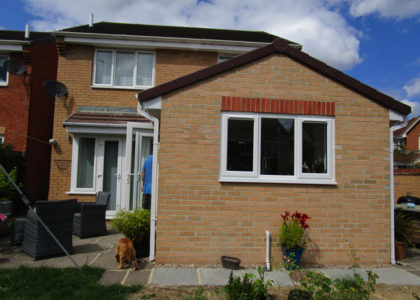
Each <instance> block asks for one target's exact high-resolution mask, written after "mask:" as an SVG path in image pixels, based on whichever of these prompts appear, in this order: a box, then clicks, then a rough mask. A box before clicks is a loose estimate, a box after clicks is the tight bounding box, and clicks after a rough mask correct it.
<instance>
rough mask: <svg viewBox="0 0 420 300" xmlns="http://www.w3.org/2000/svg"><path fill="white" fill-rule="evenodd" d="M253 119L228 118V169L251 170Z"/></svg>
mask: <svg viewBox="0 0 420 300" xmlns="http://www.w3.org/2000/svg"><path fill="white" fill-rule="evenodd" d="M253 150H254V120H238V119H229V120H228V145H227V166H226V169H227V170H228V171H251V172H252V170H253V155H254V151H253Z"/></svg>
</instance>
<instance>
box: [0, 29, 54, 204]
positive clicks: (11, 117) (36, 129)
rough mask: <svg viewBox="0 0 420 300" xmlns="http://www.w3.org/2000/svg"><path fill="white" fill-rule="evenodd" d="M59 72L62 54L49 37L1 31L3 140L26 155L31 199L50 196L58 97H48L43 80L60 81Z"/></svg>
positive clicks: (0, 131) (0, 125)
mask: <svg viewBox="0 0 420 300" xmlns="http://www.w3.org/2000/svg"><path fill="white" fill-rule="evenodd" d="M6 61H12V62H13V64H14V66H15V67H17V68H14V69H16V71H17V72H14V73H17V74H13V73H12V74H11V73H9V72H8V71H7V69H6V67H5V66H4V63H5V62H6ZM19 68H21V69H20V70H19ZM56 71H57V51H56V46H55V41H54V38H53V37H52V36H51V35H50V34H49V33H44V32H29V29H28V30H27V31H10V30H0V142H1V143H6V144H11V145H13V147H14V149H15V150H17V151H21V152H23V153H24V156H25V161H26V166H27V167H26V174H25V190H26V194H27V197H28V198H29V200H31V201H36V200H40V199H47V197H48V184H49V173H50V153H51V145H50V144H49V143H48V141H49V139H50V138H51V135H52V126H53V125H52V124H53V113H54V98H53V97H51V96H48V95H47V94H46V93H45V91H44V89H43V82H44V81H46V80H55V78H56Z"/></svg>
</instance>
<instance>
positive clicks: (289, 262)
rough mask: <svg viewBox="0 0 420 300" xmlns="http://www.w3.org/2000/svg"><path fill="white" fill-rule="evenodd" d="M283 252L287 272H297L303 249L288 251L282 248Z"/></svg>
mask: <svg viewBox="0 0 420 300" xmlns="http://www.w3.org/2000/svg"><path fill="white" fill-rule="evenodd" d="M281 250H282V251H283V261H284V266H285V268H286V270H288V271H293V270H296V269H297V268H298V267H299V265H300V258H301V257H302V253H303V250H304V249H303V248H301V247H299V248H296V249H286V248H284V247H281Z"/></svg>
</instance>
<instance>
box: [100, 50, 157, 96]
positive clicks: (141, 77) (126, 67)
mask: <svg viewBox="0 0 420 300" xmlns="http://www.w3.org/2000/svg"><path fill="white" fill-rule="evenodd" d="M154 73H155V55H154V53H153V52H143V51H116V50H97V51H96V53H95V63H94V76H93V77H94V78H93V85H94V86H100V87H117V88H139V89H143V88H149V87H152V86H153V85H154Z"/></svg>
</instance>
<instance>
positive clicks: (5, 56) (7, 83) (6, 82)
mask: <svg viewBox="0 0 420 300" xmlns="http://www.w3.org/2000/svg"><path fill="white" fill-rule="evenodd" d="M0 57H4V58H6V61H7V60H9V59H10V56H9V55H8V54H1V53H0ZM8 85H9V72H7V71H6V81H0V86H8Z"/></svg>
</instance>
